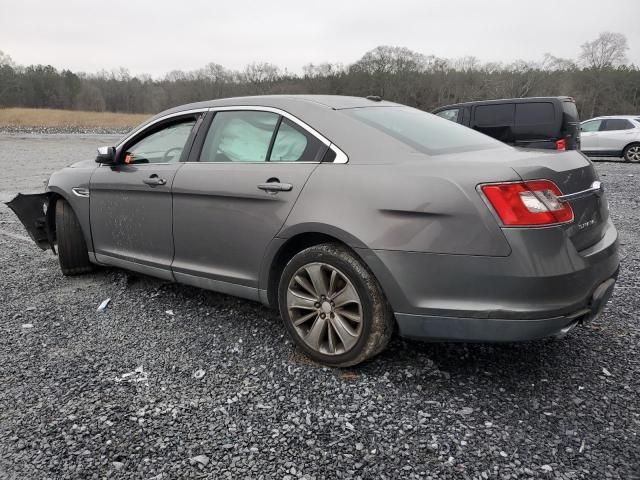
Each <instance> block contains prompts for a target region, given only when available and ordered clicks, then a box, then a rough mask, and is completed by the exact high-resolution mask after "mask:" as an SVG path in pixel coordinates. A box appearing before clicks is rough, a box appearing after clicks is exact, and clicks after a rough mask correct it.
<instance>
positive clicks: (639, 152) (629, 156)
mask: <svg viewBox="0 0 640 480" xmlns="http://www.w3.org/2000/svg"><path fill="white" fill-rule="evenodd" d="M622 157H623V158H624V160H625V162H633V163H638V162H640V143H632V144H631V145H627V146H626V147H625V149H624V152H622Z"/></svg>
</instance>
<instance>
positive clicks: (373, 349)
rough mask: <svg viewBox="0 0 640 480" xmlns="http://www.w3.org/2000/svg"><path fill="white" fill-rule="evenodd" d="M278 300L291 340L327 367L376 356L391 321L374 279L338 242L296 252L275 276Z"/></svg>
mask: <svg viewBox="0 0 640 480" xmlns="http://www.w3.org/2000/svg"><path fill="white" fill-rule="evenodd" d="M309 272H311V273H309ZM334 272H335V274H334ZM311 275H313V278H314V279H315V281H314V280H313V279H312V277H311ZM316 286H319V287H318V288H315V287H316ZM314 292H315V293H314ZM322 295H324V297H323V296H322ZM334 300H335V302H334ZM278 305H279V308H280V315H281V317H282V320H283V322H284V325H285V328H286V329H287V331H288V333H289V335H290V336H291V338H292V339H293V341H294V342H295V343H296V345H297V346H298V347H299V348H300V349H301V350H302V351H303V352H305V353H306V354H307V356H309V357H310V358H311V359H312V360H315V361H317V362H319V363H322V364H324V365H328V366H332V367H349V366H353V365H357V364H359V363H361V362H364V361H365V360H368V359H370V358H372V357H373V356H375V355H377V354H378V353H380V352H381V351H382V350H384V349H385V347H386V346H387V345H388V343H389V340H390V339H391V336H392V334H393V330H394V326H395V321H394V317H393V313H392V312H391V309H390V307H389V305H388V303H387V300H386V298H385V296H384V294H383V292H382V289H381V287H380V285H379V284H378V281H377V280H376V279H375V277H374V276H373V274H372V273H371V272H370V271H369V270H368V269H367V267H366V266H365V265H364V264H363V263H362V261H361V260H360V259H358V258H357V257H356V256H355V254H354V253H353V252H351V250H349V249H348V248H347V247H345V246H342V245H339V244H333V243H326V244H321V245H315V246H312V247H309V248H307V249H305V250H302V251H301V252H299V253H298V254H296V255H295V256H294V257H293V258H292V259H291V260H290V261H289V263H287V265H286V266H285V268H284V270H283V272H282V275H281V277H280V283H279V287H278ZM307 317H308V319H307V320H305V318H307ZM357 318H359V321H358V320H357Z"/></svg>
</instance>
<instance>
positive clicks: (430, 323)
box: [360, 220, 619, 342]
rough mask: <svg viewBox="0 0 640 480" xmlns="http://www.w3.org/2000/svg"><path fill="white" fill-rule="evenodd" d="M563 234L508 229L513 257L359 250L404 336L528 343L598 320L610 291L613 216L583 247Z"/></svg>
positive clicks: (614, 267)
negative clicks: (598, 236)
mask: <svg viewBox="0 0 640 480" xmlns="http://www.w3.org/2000/svg"><path fill="white" fill-rule="evenodd" d="M564 235H565V233H564V232H563V231H562V230H561V229H557V228H544V229H531V230H530V231H527V232H526V234H523V232H518V229H505V236H506V237H507V240H508V241H509V243H510V245H511V246H512V248H513V251H512V254H511V255H509V256H508V257H481V256H470V255H437V254H425V253H415V252H397V251H393V252H392V251H368V253H367V252H360V253H361V254H362V255H363V258H364V259H365V260H366V261H367V263H368V264H369V266H370V268H371V269H372V270H373V272H374V274H375V275H376V277H377V278H378V280H379V281H380V283H381V284H382V287H383V289H384V291H385V294H386V295H387V299H388V300H389V302H390V303H391V306H392V309H393V311H394V312H395V316H396V319H397V321H398V325H399V329H400V335H402V336H406V337H413V338H423V339H437V340H448V341H498V342H499V341H517V340H531V339H535V338H542V337H545V336H548V335H553V334H556V333H558V332H560V331H562V330H563V329H565V328H567V327H569V326H571V325H572V324H575V323H577V322H579V321H585V320H589V319H591V318H593V317H594V316H596V315H597V314H598V313H599V311H601V309H602V307H603V306H604V304H605V303H606V301H607V300H608V298H609V296H610V295H611V292H612V291H613V286H614V284H615V279H616V277H617V272H618V267H619V258H618V242H617V238H618V234H617V231H616V229H615V227H614V226H613V224H612V223H611V221H610V220H609V221H608V223H607V228H606V230H605V234H604V236H603V238H602V239H601V240H600V241H599V242H598V243H596V244H595V245H593V246H591V247H589V248H588V249H586V250H583V251H580V252H578V251H576V249H575V248H574V247H573V244H572V243H571V241H570V240H568V239H567V238H565V237H564ZM603 285H604V287H603Z"/></svg>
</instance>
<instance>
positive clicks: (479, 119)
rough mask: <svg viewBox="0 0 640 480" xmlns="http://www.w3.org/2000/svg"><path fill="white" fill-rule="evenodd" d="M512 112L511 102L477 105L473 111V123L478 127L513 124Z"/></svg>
mask: <svg viewBox="0 0 640 480" xmlns="http://www.w3.org/2000/svg"><path fill="white" fill-rule="evenodd" d="M514 113H515V105H514V104H513V103H502V104H499V105H478V106H477V107H476V111H475V124H476V125H477V126H479V127H496V126H503V125H513V117H514Z"/></svg>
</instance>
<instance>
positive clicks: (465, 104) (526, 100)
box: [433, 96, 574, 112]
mask: <svg viewBox="0 0 640 480" xmlns="http://www.w3.org/2000/svg"><path fill="white" fill-rule="evenodd" d="M556 100H560V101H562V102H573V101H574V100H573V98H572V97H567V96H559V97H521V98H497V99H494V100H474V101H472V102H461V103H452V104H451V105H444V106H442V107H438V108H436V109H435V110H433V111H434V112H435V111H440V110H446V109H449V108H455V107H468V106H471V105H492V104H499V103H530V102H552V101H556Z"/></svg>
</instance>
